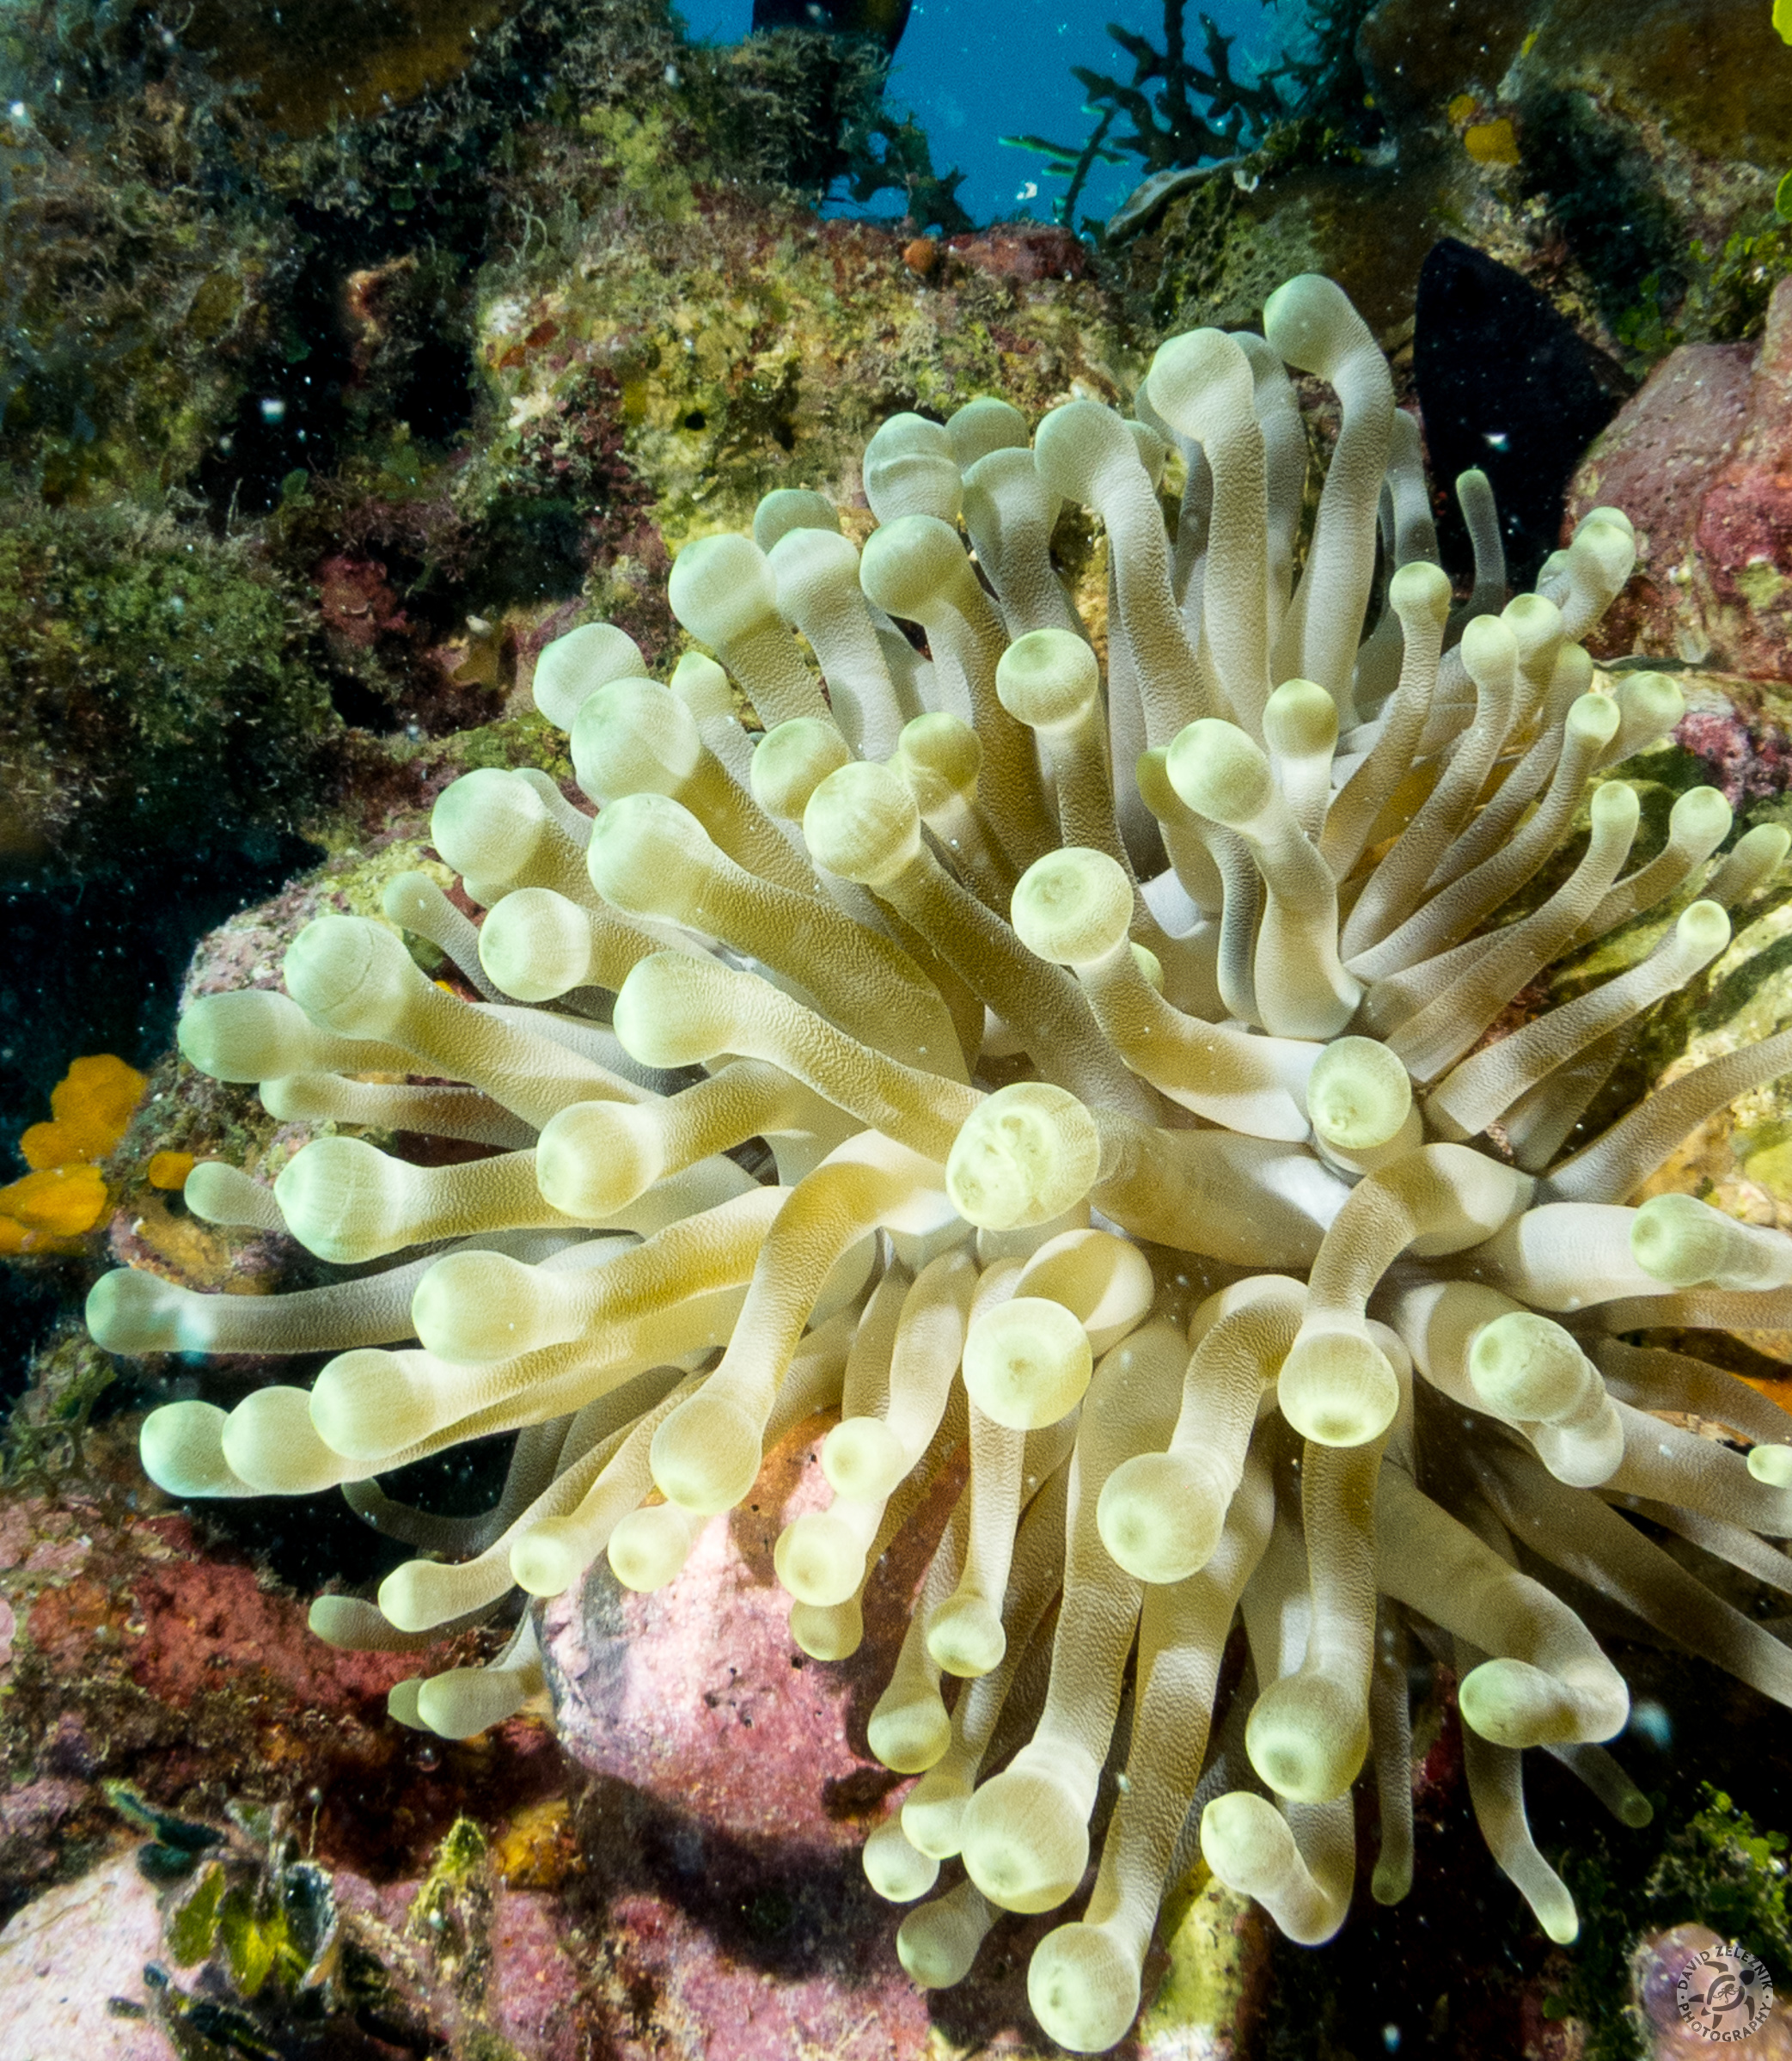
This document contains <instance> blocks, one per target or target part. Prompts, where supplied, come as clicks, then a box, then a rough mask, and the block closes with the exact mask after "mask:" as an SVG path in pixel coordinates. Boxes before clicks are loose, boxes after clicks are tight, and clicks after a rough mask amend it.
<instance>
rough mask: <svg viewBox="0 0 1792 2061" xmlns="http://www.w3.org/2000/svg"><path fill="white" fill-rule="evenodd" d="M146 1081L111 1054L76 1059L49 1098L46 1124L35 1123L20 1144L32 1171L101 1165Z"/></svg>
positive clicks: (127, 1118)
mask: <svg viewBox="0 0 1792 2061" xmlns="http://www.w3.org/2000/svg"><path fill="white" fill-rule="evenodd" d="M147 1086H149V1083H148V1081H147V1080H146V1079H144V1076H143V1075H142V1074H141V1073H138V1070H137V1068H136V1067H127V1066H126V1065H125V1062H124V1061H123V1060H121V1059H118V1058H115V1057H114V1056H113V1055H112V1054H111V1053H110V1052H101V1053H98V1054H95V1055H94V1056H92V1057H91V1058H87V1059H77V1060H76V1061H75V1063H74V1064H73V1066H71V1067H70V1068H69V1070H68V1072H67V1073H65V1074H64V1076H63V1077H62V1079H60V1080H59V1081H58V1083H57V1084H56V1086H55V1087H54V1089H53V1090H52V1092H51V1095H50V1117H51V1121H50V1122H48V1123H34V1124H33V1125H32V1127H31V1128H30V1129H29V1130H28V1131H27V1132H26V1134H25V1135H24V1136H23V1137H22V1138H21V1139H20V1141H19V1149H20V1151H21V1152H22V1153H24V1155H25V1164H26V1165H28V1166H29V1167H32V1168H34V1169H37V1168H43V1167H52V1166H73V1165H76V1164H77V1163H79V1162H81V1161H83V1160H89V1159H104V1158H105V1157H106V1155H107V1153H109V1152H110V1151H111V1150H112V1149H113V1147H114V1146H115V1145H116V1144H117V1143H118V1141H119V1139H120V1138H122V1137H123V1136H124V1134H125V1128H126V1127H127V1126H128V1125H129V1123H130V1122H131V1111H132V1110H134V1109H135V1108H136V1107H137V1104H138V1098H140V1097H141V1096H142V1094H143V1092H144V1088H146V1087H147Z"/></svg>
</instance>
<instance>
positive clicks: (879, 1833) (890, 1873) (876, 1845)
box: [864, 1815, 939, 1904]
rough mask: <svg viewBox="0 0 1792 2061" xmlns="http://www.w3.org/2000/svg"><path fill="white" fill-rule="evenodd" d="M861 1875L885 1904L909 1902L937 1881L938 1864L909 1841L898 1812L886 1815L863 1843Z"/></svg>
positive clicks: (915, 1899) (922, 1894) (922, 1895)
mask: <svg viewBox="0 0 1792 2061" xmlns="http://www.w3.org/2000/svg"><path fill="white" fill-rule="evenodd" d="M864 1861H865V1880H866V1881H868V1882H869V1883H870V1884H871V1886H872V1888H873V1889H874V1890H876V1891H877V1893H878V1895H879V1896H880V1897H882V1898H883V1899H884V1902H885V1903H886V1904H913V1903H915V1902H917V1901H918V1900H919V1899H920V1898H922V1897H924V1896H926V1894H927V1892H928V1891H929V1890H930V1889H931V1888H932V1887H933V1885H934V1884H935V1883H936V1882H937V1881H939V1862H938V1861H936V1860H935V1859H934V1858H933V1856H932V1855H931V1854H924V1853H922V1852H921V1851H920V1849H919V1848H918V1847H915V1846H913V1845H911V1844H909V1842H908V1836H907V1834H906V1833H905V1832H903V1830H902V1818H901V1816H900V1815H898V1816H896V1817H894V1818H886V1819H884V1822H883V1823H882V1824H881V1825H879V1826H877V1827H876V1828H875V1829H874V1830H873V1832H872V1834H871V1836H870V1838H867V1839H866V1841H865V1852H864Z"/></svg>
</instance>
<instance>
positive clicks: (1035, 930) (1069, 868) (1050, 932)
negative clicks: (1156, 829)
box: [1010, 846, 1133, 966]
mask: <svg viewBox="0 0 1792 2061" xmlns="http://www.w3.org/2000/svg"><path fill="white" fill-rule="evenodd" d="M1010 916H1011V920H1012V922H1013V925H1014V928H1015V932H1016V933H1017V934H1018V937H1019V939H1020V941H1021V943H1022V944H1023V945H1025V946H1026V948H1027V950H1028V951H1031V952H1032V953H1034V954H1036V955H1037V957H1040V958H1042V959H1047V960H1049V961H1051V962H1052V963H1054V964H1055V965H1059V966H1090V965H1093V964H1095V963H1096V962H1097V961H1098V960H1101V959H1104V958H1106V957H1107V956H1108V954H1109V953H1110V952H1111V951H1114V950H1116V947H1117V946H1118V945H1120V944H1121V943H1122V941H1123V940H1124V939H1125V937H1126V934H1127V930H1128V926H1129V925H1130V924H1131V922H1132V920H1133V884H1132V882H1131V881H1130V880H1128V878H1127V876H1126V869H1125V868H1124V867H1123V866H1122V865H1121V864H1120V863H1119V861H1118V860H1117V859H1111V858H1110V857H1109V855H1108V854H1107V853H1105V852H1094V851H1090V850H1088V849H1086V847H1077V846H1071V847H1067V848H1065V849H1064V850H1062V851H1058V852H1049V853H1046V855H1045V857H1044V858H1043V859H1035V860H1034V862H1033V863H1032V865H1030V866H1029V867H1028V868H1027V870H1026V871H1025V872H1024V873H1023V874H1022V875H1021V877H1020V879H1019V881H1018V884H1016V886H1015V890H1014V896H1013V901H1012V904H1011V906H1010Z"/></svg>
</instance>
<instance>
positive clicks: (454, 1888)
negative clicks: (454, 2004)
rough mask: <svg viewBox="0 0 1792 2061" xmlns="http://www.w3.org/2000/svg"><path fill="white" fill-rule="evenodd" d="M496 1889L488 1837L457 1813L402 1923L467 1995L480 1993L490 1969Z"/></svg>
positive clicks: (482, 1993) (480, 1997)
mask: <svg viewBox="0 0 1792 2061" xmlns="http://www.w3.org/2000/svg"><path fill="white" fill-rule="evenodd" d="M495 1895H496V1879H495V1875H494V1873H493V1869H492V1851H491V1844H490V1842H489V1841H488V1840H487V1839H486V1835H485V1833H484V1832H481V1831H480V1828H479V1826H477V1825H475V1824H474V1821H473V1819H471V1818H456V1819H455V1821H454V1823H453V1824H452V1825H451V1826H449V1828H448V1830H447V1832H445V1833H444V1834H443V1839H442V1844H440V1845H439V1846H438V1847H437V1849H436V1851H435V1856H434V1857H433V1859H432V1860H431V1862H430V1868H429V1873H428V1874H426V1875H425V1877H424V1879H423V1881H422V1882H421V1884H420V1885H419V1887H418V1891H417V1893H416V1895H415V1896H414V1897H413V1898H412V1899H411V1908H410V1910H409V1911H408V1912H407V1914H406V1917H405V1926H406V1930H407V1931H408V1932H410V1933H411V1934H412V1935H413V1936H414V1937H416V1938H418V1939H419V1940H422V1941H425V1942H427V1944H428V1946H429V1948H430V1951H431V1954H433V1955H434V1956H435V1958H436V1960H437V1965H438V1966H440V1967H441V1968H442V1970H443V1973H444V1974H446V1975H447V1976H448V1978H449V1979H450V1981H451V1982H452V1983H453V1984H454V1986H455V1987H456V1989H457V1990H458V1991H461V1992H462V1995H463V1996H465V1997H468V1998H469V1999H482V1998H483V1997H484V1995H485V1990H486V1982H487V1979H488V1978H489V1977H490V1974H491V1969H492V1947H491V1941H490V1938H489V1931H490V1925H491V1918H492V1904H493V1901H494V1899H495Z"/></svg>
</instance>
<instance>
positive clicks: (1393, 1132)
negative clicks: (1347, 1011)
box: [1306, 1037, 1412, 1153]
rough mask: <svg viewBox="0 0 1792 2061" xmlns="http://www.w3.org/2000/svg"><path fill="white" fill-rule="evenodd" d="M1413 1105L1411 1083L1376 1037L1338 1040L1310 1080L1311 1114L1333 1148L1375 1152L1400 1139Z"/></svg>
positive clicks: (1308, 1109) (1316, 1129)
mask: <svg viewBox="0 0 1792 2061" xmlns="http://www.w3.org/2000/svg"><path fill="white" fill-rule="evenodd" d="M1411 1109H1412V1081H1411V1079H1410V1077H1409V1075H1408V1073H1407V1071H1406V1068H1405V1067H1404V1066H1403V1065H1402V1064H1401V1062H1400V1061H1399V1059H1398V1056H1397V1055H1395V1054H1394V1053H1393V1052H1391V1051H1390V1050H1389V1049H1388V1048H1387V1047H1386V1046H1385V1045H1384V1044H1381V1043H1378V1042H1377V1041H1376V1040H1375V1039H1374V1038H1372V1037H1339V1038H1334V1039H1333V1040H1332V1042H1331V1043H1330V1044H1329V1045H1327V1046H1326V1047H1325V1049H1324V1051H1323V1052H1321V1053H1320V1055H1319V1056H1318V1058H1317V1059H1316V1060H1315V1061H1313V1068H1312V1073H1309V1074H1308V1075H1307V1079H1306V1113H1307V1115H1308V1116H1309V1117H1310V1118H1311V1119H1312V1127H1313V1129H1314V1132H1315V1133H1316V1134H1317V1135H1318V1137H1319V1138H1321V1139H1322V1140H1323V1141H1324V1142H1325V1143H1326V1144H1327V1145H1329V1146H1330V1147H1332V1149H1333V1150H1334V1151H1336V1152H1344V1153H1363V1152H1373V1151H1374V1150H1375V1149H1376V1148H1377V1147H1380V1146H1384V1145H1386V1144H1387V1143H1389V1142H1390V1141H1391V1140H1392V1139H1394V1138H1396V1137H1398V1135H1399V1133H1400V1129H1401V1127H1402V1125H1404V1123H1405V1122H1406V1119H1407V1116H1408V1115H1409V1114H1410V1111H1411Z"/></svg>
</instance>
